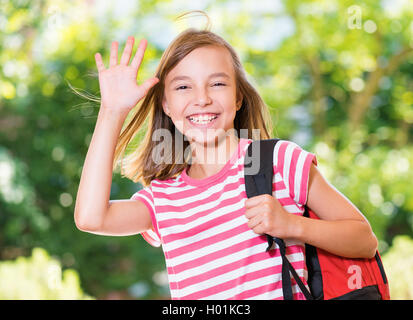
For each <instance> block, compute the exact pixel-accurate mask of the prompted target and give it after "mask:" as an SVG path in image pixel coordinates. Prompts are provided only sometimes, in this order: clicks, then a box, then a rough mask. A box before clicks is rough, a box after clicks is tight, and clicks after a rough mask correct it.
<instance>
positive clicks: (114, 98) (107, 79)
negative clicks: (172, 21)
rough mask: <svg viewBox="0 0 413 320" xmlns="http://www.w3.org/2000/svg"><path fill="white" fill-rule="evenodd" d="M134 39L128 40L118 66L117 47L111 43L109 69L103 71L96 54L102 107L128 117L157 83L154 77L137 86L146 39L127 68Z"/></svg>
mask: <svg viewBox="0 0 413 320" xmlns="http://www.w3.org/2000/svg"><path fill="white" fill-rule="evenodd" d="M134 41H135V39H134V37H128V40H127V42H126V45H125V49H124V51H123V54H122V57H121V59H120V63H119V64H118V43H117V42H116V41H114V42H112V47H111V50H110V62H109V68H108V69H106V68H105V66H104V65H103V62H102V57H101V55H100V53H96V54H95V60H96V66H97V69H98V72H99V86H100V94H101V104H102V107H105V108H110V109H113V110H115V111H119V112H120V113H122V114H127V113H129V111H130V110H131V109H132V108H133V107H134V106H135V105H136V104H137V103H138V102H139V101H140V100H141V99H142V98H143V97H144V96H145V95H146V93H147V92H148V90H149V89H150V88H151V87H153V86H154V85H155V84H156V83H157V82H158V81H159V79H158V78H156V77H153V78H150V79H148V80H146V81H145V82H144V83H143V84H142V85H138V84H137V82H136V78H137V75H138V69H139V67H140V65H141V62H142V59H143V55H144V53H145V49H146V46H147V41H146V40H145V39H143V40H141V42H140V43H139V47H138V49H137V51H136V54H135V56H134V58H133V60H132V63H131V64H130V66H129V60H130V58H131V54H132V48H133V43H134Z"/></svg>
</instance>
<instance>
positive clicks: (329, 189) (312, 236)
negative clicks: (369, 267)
mask: <svg viewBox="0 0 413 320" xmlns="http://www.w3.org/2000/svg"><path fill="white" fill-rule="evenodd" d="M308 184H309V186H308V195H307V207H308V208H310V209H311V210H312V211H314V213H315V214H316V215H317V216H318V217H319V218H320V220H317V219H310V218H306V217H303V216H300V215H295V214H291V213H289V212H288V211H287V210H285V209H284V207H283V206H282V205H281V203H280V202H279V201H278V199H276V198H275V197H274V196H272V195H268V194H262V195H258V196H255V197H251V198H249V199H247V200H246V201H245V209H246V210H245V216H246V218H247V219H248V226H249V227H250V228H251V229H252V230H253V231H254V232H255V233H257V234H269V235H271V236H273V237H278V238H281V239H296V240H299V241H301V242H304V243H308V244H310V245H313V246H315V247H318V248H321V249H324V250H326V251H328V252H331V253H333V254H336V255H339V256H342V257H347V258H372V257H374V255H375V253H376V250H377V238H376V236H375V235H374V233H373V231H372V229H371V227H370V224H369V223H368V221H367V220H366V218H365V217H364V216H363V214H362V213H361V212H360V211H359V210H358V209H357V208H356V207H355V206H354V205H353V204H352V203H351V202H350V201H349V200H348V199H347V198H346V197H345V196H344V195H342V194H341V193H340V192H339V191H338V190H337V189H335V188H334V187H333V186H332V185H331V184H329V183H328V182H327V181H326V180H325V179H324V177H323V176H322V175H321V173H320V172H319V171H318V169H317V167H316V166H315V165H314V164H311V169H310V175H309V182H308Z"/></svg>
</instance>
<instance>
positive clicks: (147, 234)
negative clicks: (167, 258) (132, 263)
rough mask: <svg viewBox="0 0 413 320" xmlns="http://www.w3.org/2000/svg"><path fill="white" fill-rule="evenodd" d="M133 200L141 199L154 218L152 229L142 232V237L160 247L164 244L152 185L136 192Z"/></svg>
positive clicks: (152, 218)
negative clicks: (159, 228) (156, 213)
mask: <svg viewBox="0 0 413 320" xmlns="http://www.w3.org/2000/svg"><path fill="white" fill-rule="evenodd" d="M131 199H132V200H141V201H142V202H143V203H144V204H145V205H146V207H147V208H148V210H149V213H150V215H151V220H152V230H147V231H144V232H142V233H141V235H142V237H143V238H144V239H145V240H146V241H147V242H148V243H149V244H150V245H152V246H154V247H159V246H160V245H161V244H162V240H161V236H160V234H159V230H158V224H157V221H156V216H155V202H154V198H153V193H152V188H151V186H147V187H145V188H143V189H141V190H139V191H137V192H135V193H134V194H133V195H132V197H131Z"/></svg>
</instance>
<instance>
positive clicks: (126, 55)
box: [120, 37, 135, 66]
mask: <svg viewBox="0 0 413 320" xmlns="http://www.w3.org/2000/svg"><path fill="white" fill-rule="evenodd" d="M134 42H135V38H134V37H128V40H127V41H126V45H125V49H124V50H123V53H122V57H121V58H120V64H122V65H125V66H127V65H128V64H129V60H130V57H131V54H132V48H133V43H134Z"/></svg>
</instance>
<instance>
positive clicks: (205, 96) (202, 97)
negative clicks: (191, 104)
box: [196, 89, 212, 106]
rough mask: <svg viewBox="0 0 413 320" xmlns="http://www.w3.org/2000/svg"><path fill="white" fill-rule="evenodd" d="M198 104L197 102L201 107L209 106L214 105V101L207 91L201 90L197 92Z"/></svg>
mask: <svg viewBox="0 0 413 320" xmlns="http://www.w3.org/2000/svg"><path fill="white" fill-rule="evenodd" d="M196 102H197V104H199V105H201V106H203V105H208V104H211V103H212V99H211V97H210V96H209V93H208V90H207V89H199V90H198V91H197V96H196Z"/></svg>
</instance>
